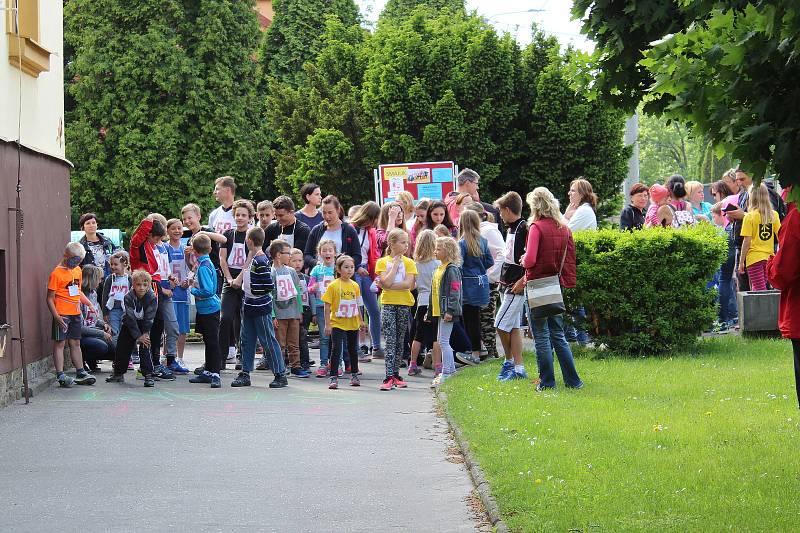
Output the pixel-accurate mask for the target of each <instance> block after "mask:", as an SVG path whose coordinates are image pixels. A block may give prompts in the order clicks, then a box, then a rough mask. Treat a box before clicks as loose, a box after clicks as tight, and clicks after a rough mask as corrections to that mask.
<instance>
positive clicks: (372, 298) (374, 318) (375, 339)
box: [356, 274, 381, 349]
mask: <svg viewBox="0 0 800 533" xmlns="http://www.w3.org/2000/svg"><path fill="white" fill-rule="evenodd" d="M356 283H358V288H359V289H361V299H362V300H364V308H365V309H366V310H367V316H368V317H369V337H370V339H371V340H372V348H373V349H380V347H381V310H380V308H378V295H377V294H375V293H374V292H372V291H371V290H370V287H371V286H372V278H370V277H369V276H359V275H358V274H356Z"/></svg>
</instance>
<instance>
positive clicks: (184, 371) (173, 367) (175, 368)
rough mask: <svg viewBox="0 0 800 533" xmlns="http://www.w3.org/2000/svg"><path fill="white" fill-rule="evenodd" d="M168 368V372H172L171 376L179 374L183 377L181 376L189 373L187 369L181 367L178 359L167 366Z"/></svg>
mask: <svg viewBox="0 0 800 533" xmlns="http://www.w3.org/2000/svg"><path fill="white" fill-rule="evenodd" d="M168 368H169V369H170V370H172V373H173V374H181V375H183V374H188V373H189V369H188V368H186V367H185V366H183V365H182V364H181V362H180V360H178V359H175V360H174V361H173V362H171V363H170V364H169V367H168Z"/></svg>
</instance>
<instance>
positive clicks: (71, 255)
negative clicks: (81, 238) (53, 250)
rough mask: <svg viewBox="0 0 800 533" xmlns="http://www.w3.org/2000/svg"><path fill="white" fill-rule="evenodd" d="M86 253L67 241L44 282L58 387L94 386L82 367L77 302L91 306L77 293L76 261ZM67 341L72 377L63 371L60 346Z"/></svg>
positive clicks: (78, 283) (62, 353)
mask: <svg viewBox="0 0 800 533" xmlns="http://www.w3.org/2000/svg"><path fill="white" fill-rule="evenodd" d="M84 255H86V250H84V248H83V245H81V244H80V243H77V242H71V243H69V244H68V245H67V247H66V249H65V250H64V258H63V259H62V260H61V262H60V263H59V264H58V266H56V268H55V269H53V272H51V273H50V279H49V280H48V282H47V307H48V308H49V309H50V314H52V315H53V341H54V343H53V364H54V366H55V367H56V374H57V376H58V383H59V385H61V386H62V387H72V385H73V384H74V383H77V384H78V385H94V382H95V378H94V376H92V375H91V374H89V373H88V372H87V371H86V370H85V369H84V368H83V354H82V353H81V325H82V323H81V310H80V304H81V302H82V301H83V303H85V304H87V305H91V302H89V299H88V298H86V296H84V295H83V293H82V292H81V280H82V278H83V276H82V272H81V268H80V266H79V265H80V264H81V261H83V257H84ZM66 343H69V355H70V358H71V359H72V364H73V365H74V366H75V378H74V379H73V378H71V377H70V376H67V375H66V374H64V345H65V344H66Z"/></svg>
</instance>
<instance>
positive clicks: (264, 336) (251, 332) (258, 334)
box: [240, 313, 286, 376]
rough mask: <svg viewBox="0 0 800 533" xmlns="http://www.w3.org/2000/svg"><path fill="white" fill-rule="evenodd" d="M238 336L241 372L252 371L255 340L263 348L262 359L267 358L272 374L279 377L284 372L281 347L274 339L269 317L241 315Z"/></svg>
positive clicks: (254, 356)
mask: <svg viewBox="0 0 800 533" xmlns="http://www.w3.org/2000/svg"><path fill="white" fill-rule="evenodd" d="M240 334H241V346H242V371H244V372H252V371H253V363H254V362H255V358H256V338H258V340H259V342H260V343H261V346H263V347H264V358H265V359H266V358H267V357H269V361H270V368H272V373H273V374H275V375H276V376H279V375H281V374H284V373H285V372H286V365H285V363H284V362H283V354H282V353H281V347H280V345H279V344H278V339H277V338H276V337H275V329H274V328H273V327H272V317H270V316H269V315H260V316H248V315H245V314H244V313H243V314H242V329H241V332H240Z"/></svg>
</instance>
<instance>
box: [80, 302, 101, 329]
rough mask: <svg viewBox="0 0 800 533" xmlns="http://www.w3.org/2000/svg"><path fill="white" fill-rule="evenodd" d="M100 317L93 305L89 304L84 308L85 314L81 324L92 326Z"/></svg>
mask: <svg viewBox="0 0 800 533" xmlns="http://www.w3.org/2000/svg"><path fill="white" fill-rule="evenodd" d="M98 318H100V313H99V312H98V310H97V308H95V306H93V305H91V306H88V307H87V308H86V316H85V317H84V319H83V325H84V326H88V327H92V326H94V325H95V324H96V323H97V319H98Z"/></svg>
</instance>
